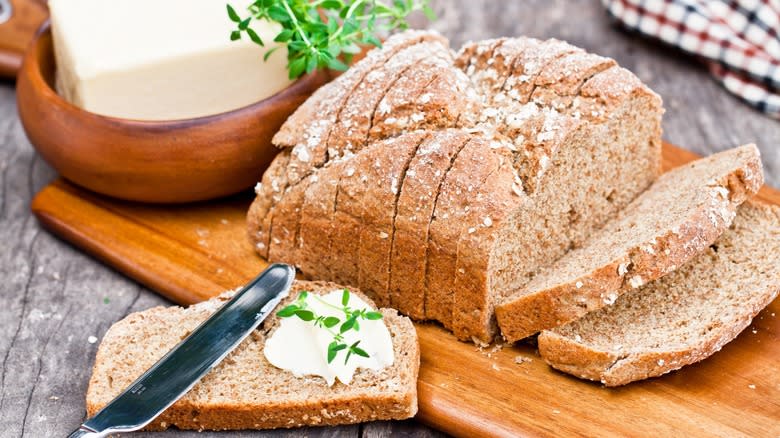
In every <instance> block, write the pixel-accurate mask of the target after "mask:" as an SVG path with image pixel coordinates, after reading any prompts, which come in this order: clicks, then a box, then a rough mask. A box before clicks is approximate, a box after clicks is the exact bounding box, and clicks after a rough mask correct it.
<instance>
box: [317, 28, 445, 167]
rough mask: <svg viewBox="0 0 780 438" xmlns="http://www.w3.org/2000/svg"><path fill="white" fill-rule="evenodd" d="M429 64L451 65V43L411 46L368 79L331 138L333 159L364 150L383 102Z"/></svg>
mask: <svg viewBox="0 0 780 438" xmlns="http://www.w3.org/2000/svg"><path fill="white" fill-rule="evenodd" d="M426 60H427V61H428V62H432V61H434V60H437V61H438V62H441V63H445V64H446V63H451V62H452V55H451V54H450V51H449V48H448V46H447V41H446V40H443V39H441V40H431V41H423V42H420V43H418V44H414V45H411V46H409V47H407V48H405V49H403V50H401V51H399V52H398V53H396V54H394V55H393V56H392V57H391V58H390V59H388V61H387V62H386V63H385V64H384V65H382V66H381V67H380V68H377V69H375V70H373V71H371V72H370V73H369V74H367V75H366V77H365V78H364V79H363V81H362V82H361V83H360V85H359V86H358V87H357V88H356V89H355V91H354V92H353V93H352V95H351V96H350V97H349V99H347V101H346V103H345V104H344V108H343V109H342V110H341V113H340V114H339V120H338V122H337V123H336V124H335V126H334V127H333V129H332V131H331V133H330V136H329V137H328V154H329V155H328V158H329V159H333V158H337V157H340V156H342V155H343V154H344V153H345V151H349V152H352V153H355V152H357V151H359V150H360V149H362V147H363V145H365V144H366V143H367V142H368V134H369V132H370V131H371V127H372V126H373V123H374V118H375V114H376V113H377V109H378V107H379V104H380V102H381V101H382V99H383V98H384V97H385V95H386V94H387V93H389V91H390V90H391V89H392V88H397V85H398V84H397V83H398V81H399V80H400V79H401V78H403V77H404V74H405V73H406V72H407V71H408V70H410V69H412V68H413V66H415V65H418V64H420V63H422V62H423V61H426ZM401 85H403V84H401ZM407 99H408V98H407Z"/></svg>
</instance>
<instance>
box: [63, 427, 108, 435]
mask: <svg viewBox="0 0 780 438" xmlns="http://www.w3.org/2000/svg"><path fill="white" fill-rule="evenodd" d="M104 436H106V434H105V433H101V432H95V431H93V430H91V429H89V428H87V427H86V426H84V425H83V424H82V425H81V427H79V428H78V429H76V430H74V431H73V432H71V434H70V435H68V438H101V437H104Z"/></svg>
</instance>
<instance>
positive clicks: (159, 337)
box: [87, 281, 420, 430]
mask: <svg viewBox="0 0 780 438" xmlns="http://www.w3.org/2000/svg"><path fill="white" fill-rule="evenodd" d="M341 289H342V287H341V286H339V285H336V284H334V283H327V282H307V281H296V282H295V283H294V285H293V288H292V290H291V291H290V296H289V297H288V298H287V299H286V300H285V301H284V302H282V304H280V306H279V307H278V309H282V308H284V306H286V305H287V304H289V303H291V302H292V301H293V300H294V299H295V298H296V297H297V296H298V294H299V293H300V292H301V291H304V290H305V291H309V293H314V294H318V295H324V294H327V293H328V292H331V291H333V290H341ZM352 293H353V294H355V295H356V296H357V297H359V298H360V299H362V300H363V301H365V302H366V303H368V304H369V305H370V306H373V302H371V301H370V300H369V299H368V298H366V297H365V296H364V295H362V294H361V293H359V292H357V291H353V292H352ZM231 295H232V294H231V292H226V293H223V294H222V295H220V296H218V297H216V298H213V299H211V300H208V301H205V302H203V303H199V304H196V305H193V306H190V307H188V308H182V307H155V308H152V309H149V310H145V311H143V312H137V313H133V314H131V315H129V316H127V317H126V318H125V319H123V320H121V321H119V322H117V323H116V324H114V325H113V326H112V327H111V328H110V329H109V330H108V332H107V333H106V335H105V337H104V338H103V340H102V341H101V343H100V347H99V348H98V352H97V358H96V359H95V366H94V369H93V373H92V378H91V379H90V382H89V388H88V389H87V414H88V415H89V416H91V415H93V414H95V413H96V412H97V411H98V410H100V409H101V408H102V407H103V406H105V405H106V404H107V403H108V402H110V401H111V400H112V399H113V398H114V397H115V396H117V395H118V394H119V393H120V392H121V391H122V390H124V389H125V387H127V386H128V385H129V384H130V383H132V382H133V381H134V380H135V379H136V378H137V377H138V376H140V375H141V374H142V373H143V372H144V371H145V370H146V369H147V368H149V367H150V366H152V365H153V364H154V363H155V362H156V361H157V360H158V359H159V358H161V357H162V356H163V355H164V354H165V353H166V352H167V351H168V350H170V349H171V348H172V347H174V346H175V345H176V344H177V343H178V342H179V341H181V339H183V338H184V337H185V336H186V335H187V334H188V333H190V332H191V331H192V330H193V329H195V328H196V327H197V326H198V325H199V324H200V323H201V322H203V321H204V320H205V319H206V318H208V317H209V316H210V315H211V314H212V313H213V312H215V311H216V310H217V309H218V308H219V307H220V306H221V305H222V304H223V303H224V302H225V301H226V300H228V299H229V298H230V297H231ZM381 313H382V316H383V318H382V320H383V321H384V323H385V324H386V326H387V328H388V330H389V332H390V336H391V339H392V343H393V354H394V361H393V364H392V365H390V366H388V367H386V368H383V369H381V370H378V371H373V370H367V369H358V370H357V372H356V373H355V375H354V376H353V379H352V381H351V383H350V384H349V385H345V384H343V383H341V382H338V381H337V382H336V383H335V384H333V385H332V386H328V385H327V383H326V382H325V380H324V379H322V378H320V377H314V376H307V377H295V376H294V375H293V374H292V373H290V372H289V371H286V370H282V369H279V368H276V367H275V366H273V365H271V364H270V363H269V362H268V360H267V359H266V357H265V355H264V353H263V349H264V345H265V341H266V339H268V338H269V337H270V336H271V335H272V333H273V331H274V330H275V329H276V328H277V326H278V325H279V322H280V318H279V317H278V316H276V315H272V316H270V317H269V318H268V319H267V320H266V321H265V322H264V323H263V325H262V326H261V327H260V328H259V329H258V330H256V331H255V332H253V333H252V334H251V335H250V337H248V338H247V339H246V340H245V341H244V342H242V343H241V344H240V345H239V346H238V347H237V348H236V349H235V350H234V351H233V352H232V353H230V355H228V356H227V358H225V360H223V361H222V362H221V363H220V364H219V365H218V366H216V367H215V368H214V369H213V370H212V371H211V372H210V373H209V374H207V375H206V376H205V377H204V378H203V379H202V380H201V381H200V382H199V383H198V384H196V385H195V386H194V387H193V388H192V389H191V390H190V391H189V392H188V393H187V394H186V395H184V396H183V397H182V398H181V399H179V400H178V401H177V402H176V403H174V404H173V405H172V406H171V407H170V408H168V409H167V410H166V411H165V412H163V413H162V414H161V415H160V416H159V417H157V418H156V419H155V420H154V421H153V422H152V423H151V424H150V425H149V426H147V427H146V429H147V430H164V429H167V428H168V427H171V426H174V427H177V428H179V429H194V430H206V429H208V430H227V429H273V428H290V427H299V426H325V425H331V426H332V425H340V424H353V423H360V422H365V421H373V420H390V419H393V420H398V419H405V418H410V417H412V416H414V415H415V413H416V412H417V374H418V370H419V366H420V349H419V344H418V340H417V333H416V331H415V329H414V326H413V325H412V323H411V321H410V320H409V319H407V318H405V317H403V316H400V315H398V313H397V312H396V311H395V310H392V309H382V310H381Z"/></svg>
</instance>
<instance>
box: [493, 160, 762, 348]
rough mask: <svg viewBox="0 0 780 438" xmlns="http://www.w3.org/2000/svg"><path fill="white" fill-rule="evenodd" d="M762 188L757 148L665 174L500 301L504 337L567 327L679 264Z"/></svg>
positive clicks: (712, 237)
mask: <svg viewBox="0 0 780 438" xmlns="http://www.w3.org/2000/svg"><path fill="white" fill-rule="evenodd" d="M763 183H764V178H763V172H762V169H761V158H760V156H759V152H758V149H757V148H756V147H755V145H747V146H742V147H739V148H735V149H731V150H728V151H725V152H721V153H718V154H715V155H712V156H709V157H706V158H702V159H699V160H696V161H693V162H691V163H688V164H686V165H684V166H681V167H678V168H677V169H674V170H672V171H670V172H667V173H666V174H664V175H662V176H661V177H660V178H659V179H658V181H656V182H655V183H654V184H653V185H652V186H651V187H650V188H649V189H648V190H647V191H645V192H644V193H642V194H641V195H640V196H639V197H637V199H635V200H634V201H633V202H632V203H630V204H629V205H628V207H626V208H625V210H623V211H621V212H620V214H619V216H618V217H617V218H616V219H615V220H613V221H610V222H609V223H607V225H605V226H604V227H603V228H601V229H600V230H598V231H597V232H596V233H595V234H594V235H593V236H592V237H591V238H590V239H588V241H587V242H586V243H585V244H584V245H583V246H582V247H581V248H578V249H574V250H572V251H570V252H568V253H567V254H566V255H565V256H564V257H562V258H561V259H559V260H558V261H557V262H556V263H554V264H552V265H551V266H549V267H547V268H545V269H544V270H543V272H542V273H540V274H539V275H537V276H536V277H534V279H533V280H531V282H529V283H528V284H527V285H526V286H525V287H524V288H522V289H521V290H520V291H518V292H517V293H515V294H514V295H512V296H510V297H508V298H507V299H506V300H504V302H503V303H501V304H500V305H499V306H498V307H497V309H496V314H497V316H498V324H499V326H500V328H501V333H502V335H503V336H504V338H505V339H506V340H508V341H511V342H514V341H517V340H519V339H522V338H525V337H527V336H530V335H532V334H534V333H537V332H539V331H540V330H544V329H550V328H554V327H557V326H559V325H562V324H565V323H568V322H571V321H573V320H575V319H577V318H580V317H581V316H583V315H585V314H586V313H588V312H592V311H594V310H596V309H599V308H601V307H604V306H606V305H609V304H612V303H614V302H615V300H616V299H617V298H618V297H619V296H620V295H621V294H623V293H625V292H628V291H630V290H632V289H634V288H637V287H639V286H642V285H643V284H645V283H648V282H650V281H652V280H655V279H657V278H659V277H661V276H663V275H665V274H667V273H669V272H671V271H673V270H675V269H676V268H677V267H679V266H682V265H683V264H684V263H685V262H687V261H688V260H690V259H692V258H693V257H695V256H697V255H698V254H699V253H700V252H702V251H703V250H704V249H705V248H707V247H708V246H709V245H710V244H711V243H712V242H713V241H715V239H717V238H718V236H720V234H721V233H723V231H725V230H726V228H728V226H729V225H731V221H732V220H733V219H734V215H735V214H736V210H737V207H738V206H739V205H740V204H742V203H743V202H744V201H745V200H747V199H749V198H751V197H753V195H755V194H756V192H758V189H759V188H761V185H762V184H763Z"/></svg>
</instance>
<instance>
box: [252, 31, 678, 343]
mask: <svg viewBox="0 0 780 438" xmlns="http://www.w3.org/2000/svg"><path fill="white" fill-rule="evenodd" d="M420 38H421V39H419V40H417V43H415V44H418V43H419V41H423V40H424V41H427V43H425V44H428V46H430V47H437V46H438V45H439V43H438V42H432V41H433V40H434V39H435V38H440V37H435V38H434V37H431V38H430V39H424V38H422V37H420ZM418 45H422V44H418ZM409 47H414V45H407V46H406V48H404V49H400V50H399V51H398V52H396V53H400V51H401V50H407V52H406V53H408V50H409V49H408V48H409ZM382 50H388V48H387V47H385V49H382ZM437 50H438V48H437ZM372 56H373V58H374V59H383V60H384V61H383V63H382V64H381V66H389V65H390V64H391V63H393V61H392V58H393V57H392V56H384V55H383V56H379V55H372ZM434 58H436V60H435V61H433V60H430V59H428V60H421V61H420V62H419V64H420V65H425V66H428V65H430V67H432V68H433V70H432V71H430V72H426V71H424V70H425V69H422V68H418V66H408V67H407V68H406V69H405V70H404V69H403V68H399V69H395V70H394V71H399V70H400V71H402V73H400V76H399V77H396V78H387V82H386V83H377V84H375V86H374V87H373V88H371V89H380V88H381V92H382V93H383V96H384V97H381V99H380V100H376V96H373V95H372V96H360V92H359V91H358V89H359V88H360V85H359V84H358V85H355V87H353V88H354V90H355V92H356V93H357V94H356V95H350V97H348V99H349V100H350V101H354V102H358V101H360V100H361V99H363V98H365V99H368V100H366V102H369V103H371V104H373V103H374V102H377V103H376V105H375V107H374V108H373V109H372V108H371V107H372V105H364V106H360V108H366V109H367V110H366V112H365V113H366V114H368V112H370V111H372V110H373V115H372V116H371V120H370V122H366V120H368V117H367V116H365V115H361V116H360V118H359V119H360V120H362V122H361V123H359V125H360V126H351V127H348V126H346V125H344V123H343V122H347V125H349V120H352V118H351V117H350V116H348V115H347V113H345V114H344V116H345V117H343V118H340V117H337V119H336V120H335V121H333V122H332V123H333V124H340V125H339V126H341V127H340V128H339V130H340V132H343V133H344V136H343V138H352V137H350V135H351V134H350V132H352V133H353V134H354V133H358V132H359V133H361V135H364V136H366V135H367V142H366V144H363V145H357V146H356V145H352V146H351V147H352V149H338V148H341V147H342V146H343V145H342V146H337V147H336V149H334V153H333V154H332V157H330V155H328V154H326V160H327V159H329V161H326V163H324V164H322V165H321V166H320V167H316V166H315V167H312V170H311V172H312V173H314V174H316V173H318V172H325V173H323V175H322V176H323V177H324V176H325V174H326V173H328V172H329V171H328V170H327V168H328V167H329V166H332V165H336V164H335V163H334V164H331V163H333V159H334V158H335V157H338V158H337V159H338V160H343V161H344V162H345V163H348V164H345V168H344V170H345V172H344V173H343V174H342V175H341V176H340V177H339V183H338V188H337V190H336V197H335V201H334V213H333V216H332V217H333V219H332V222H333V225H332V226H331V227H330V228H329V230H330V229H332V234H331V237H330V244H329V246H330V248H331V250H330V254H329V255H328V256H325V257H321V259H322V260H328V259H331V257H332V260H333V264H332V268H330V273H328V271H327V270H319V269H315V268H307V269H305V270H304V272H303V274H304V275H305V276H309V277H312V278H323V279H336V280H339V281H340V282H343V283H346V284H353V285H354V284H357V285H359V286H361V288H362V289H364V290H365V291H366V293H369V294H370V295H372V296H374V297H377V299H378V300H379V302H380V303H382V304H385V303H386V302H385V301H383V299H384V298H382V297H392V299H393V301H392V303H393V304H394V305H397V306H399V307H404V311H406V312H408V313H409V314H412V315H413V316H414V317H415V318H418V317H419V315H420V313H421V312H420V310H421V309H420V303H421V302H422V304H423V306H422V307H423V309H424V312H422V313H423V314H424V315H425V318H427V319H434V320H438V321H440V322H442V323H443V324H444V326H445V327H447V328H449V329H454V330H455V332H456V334H457V336H458V337H459V338H461V339H474V340H477V341H478V342H489V341H491V340H492V338H493V336H494V335H495V333H496V330H495V328H496V324H495V314H494V306H495V304H496V303H498V302H500V301H501V300H502V299H504V297H505V296H506V295H507V294H508V293H511V292H514V291H516V290H518V289H519V288H521V287H523V286H524V285H525V284H526V283H527V282H528V281H529V280H530V279H531V278H532V277H533V276H534V275H535V274H536V273H537V272H538V271H539V270H540V269H541V268H542V267H543V266H545V265H547V264H549V263H550V262H551V261H554V260H556V259H558V258H560V257H561V256H562V255H563V254H565V253H566V252H567V251H569V250H570V249H571V248H576V247H578V246H581V245H582V244H584V242H585V241H586V239H587V237H588V236H589V235H590V234H591V233H592V232H593V231H594V230H596V229H598V228H600V227H601V226H603V225H604V224H605V223H606V222H607V221H608V220H610V219H613V218H614V217H615V215H616V214H617V212H618V211H620V210H621V209H622V208H623V207H625V206H626V205H627V204H628V203H629V202H630V201H631V200H632V199H633V198H634V197H636V196H637V195H638V194H639V193H641V192H642V191H644V190H645V189H646V188H647V187H648V186H649V185H650V184H651V183H652V182H653V181H654V180H655V178H656V177H657V175H658V173H659V170H660V150H661V140H660V117H661V114H662V112H663V110H662V108H661V101H660V98H659V97H658V96H657V95H655V94H654V93H653V92H652V91H650V90H649V89H648V88H647V87H645V86H644V85H643V84H642V83H641V82H640V81H639V80H638V79H637V78H636V77H635V76H634V75H632V74H631V73H630V72H628V71H626V70H624V69H621V68H619V67H617V66H615V65H614V62H613V61H611V60H608V59H605V58H601V57H598V56H595V55H588V54H586V53H585V52H584V51H582V50H581V49H578V48H575V47H573V46H570V45H568V44H566V43H564V42H561V41H557V40H549V41H539V40H535V39H532V38H510V39H498V40H491V41H486V42H479V43H474V44H471V45H468V46H466V47H465V48H464V49H463V50H462V51H461V52H460V53H459V54H458V55H457V56H455V58H454V59H448V58H447V56H444V55H442V56H438V55H437V56H435V57H434ZM399 59H400V58H399ZM564 59H568V61H567V62H564V61H563V60H564ZM442 62H444V63H445V64H446V63H450V64H449V67H448V66H447V65H443V64H442ZM381 66H379V65H378V66H376V67H375V68H377V69H378V68H380V67H381ZM567 66H568V67H567ZM415 78H419V79H420V81H425V83H427V84H428V86H427V87H426V86H425V85H420V84H414V82H415V81H414V79H415ZM340 80H341V78H339V79H336V82H338V81H340ZM450 84H452V85H450ZM448 87H449V88H450V89H449V90H448V89H447V88H448ZM428 94H430V97H428V96H427V95H428ZM424 96H425V98H423V97H424ZM534 96H536V97H534ZM428 99H430V101H429V100H428ZM384 104H386V105H384ZM385 106H387V108H385ZM355 108H357V107H355ZM386 109H387V111H388V113H387V114H385V110H386ZM396 109H397V111H398V115H399V117H398V118H395V117H394V115H395V114H393V113H392V111H394V110H396ZM361 111H362V110H361ZM348 113H350V114H351V113H352V111H349V112H348ZM302 114H303V113H302ZM377 115H380V116H379V117H377ZM456 115H457V116H456ZM393 119H395V120H393ZM295 120H296V122H295V123H297V124H298V125H299V126H298V127H299V128H301V129H302V126H303V125H302V124H303V123H304V121H303V119H300V118H296V119H295ZM354 120H358V119H354ZM316 122H317V120H311V123H313V124H316ZM391 122H392V123H391ZM288 123H290V122H288ZM375 128H376V129H375ZM417 128H424V129H422V131H424V132H428V133H432V132H436V131H445V130H446V129H449V128H460V129H463V130H464V132H466V133H468V135H469V136H471V138H472V140H471V141H469V142H468V143H467V144H466V146H464V147H463V148H462V150H461V151H460V153H458V155H457V156H456V159H455V160H454V161H453V164H452V167H451V168H450V170H449V171H448V172H446V174H445V175H443V176H442V177H443V179H442V180H441V181H442V183H441V184H440V185H439V186H437V187H435V188H434V187H430V190H429V191H430V193H431V197H432V198H434V199H435V201H431V200H430V199H426V200H425V204H424V205H420V207H426V206H431V205H432V207H433V215H432V216H431V219H430V220H429V221H428V222H426V221H425V220H420V221H418V220H417V219H418V218H415V221H407V216H403V217H402V220H401V221H398V227H397V226H395V223H396V220H397V213H398V211H399V209H400V211H405V212H408V211H410V210H404V208H406V207H405V206H406V205H411V204H408V203H407V200H403V201H399V199H401V198H400V197H396V196H389V195H388V194H387V193H382V192H376V191H375V190H376V188H375V187H376V184H379V183H387V181H390V182H392V179H393V177H394V176H401V174H398V169H403V166H402V167H400V168H395V167H393V166H388V165H386V164H383V163H391V162H394V160H399V159H400V160H401V161H404V160H406V159H408V158H411V157H410V156H407V155H406V151H407V149H405V148H402V149H403V153H399V152H400V151H399V150H397V149H396V147H397V146H399V145H400V144H401V143H402V142H403V141H402V139H403V138H405V137H406V136H408V135H412V134H413V133H414V132H415V131H412V130H414V129H417ZM328 129H329V130H330V129H335V128H334V127H329V128H328ZM329 132H330V131H329ZM334 132H335V131H334ZM382 136H390V139H388V138H384V140H380V139H381V138H383V137H382ZM337 138H341V137H340V136H336V137H334V139H337ZM355 138H358V137H355ZM339 141H340V140H339ZM339 141H336V143H339ZM356 141H357V140H356ZM472 143H473V144H472ZM470 144H472V145H471V146H469V145H470ZM330 146H333V145H330ZM450 146H452V145H450ZM344 151H347V152H350V151H351V152H352V153H347V154H342V152H344ZM399 157H401V158H399ZM459 161H462V162H463V163H466V162H469V161H470V162H471V163H470V164H469V165H466V164H458V162H459ZM377 162H378V163H380V166H379V167H378V168H374V167H372V166H374V164H375V163H377ZM408 164H409V165H411V162H409V163H408ZM350 169H351V176H348V175H347V174H349V173H350V172H348V171H349V170H350ZM413 173H415V172H413ZM293 180H294V179H293ZM291 181H292V180H291ZM448 181H449V182H448ZM398 183H399V190H400V194H399V195H402V194H403V192H404V190H403V183H404V180H403V178H401V179H400V180H399V181H398ZM483 183H484V184H486V186H485V187H491V190H495V191H497V193H501V195H500V196H497V197H496V199H491V196H490V193H489V192H488V191H482V192H480V187H481V186H482V184H483ZM292 184H293V185H294V184H295V183H292ZM311 184H312V185H314V184H321V183H320V182H317V181H314V182H311ZM432 184H433V183H432ZM386 185H388V186H391V185H392V184H389V183H387V184H386ZM323 190H324V189H323ZM434 190H435V191H434ZM288 191H289V192H290V193H291V195H289V196H290V197H291V198H294V195H295V193H296V192H294V191H293V190H292V189H288V190H287V191H284V192H282V198H283V199H282V201H274V200H272V201H271V202H270V204H283V203H284V202H286V201H285V200H284V197H285V194H286V193H287V192H288ZM317 192H319V190H317ZM324 192H327V193H328V197H329V196H330V193H331V191H330V190H324ZM369 192H370V193H369ZM304 193H306V191H304ZM479 193H482V195H481V196H476V195H478V194H479ZM510 195H511V196H510ZM258 196H259V197H261V196H263V195H258ZM304 198H305V197H304ZM263 202H266V201H263ZM328 202H330V201H328ZM431 202H435V204H431ZM414 207H417V206H416V205H415V206H414ZM285 208H287V207H285ZM272 210H273V209H271V210H270V213H269V214H273V211H272ZM293 210H294V209H293ZM263 211H264V210H262V209H253V210H252V211H251V212H250V214H253V215H256V214H259V213H262V212H263ZM486 217H488V218H490V222H492V225H491V226H489V227H485V226H484V225H483V226H479V224H484V222H485V218H486ZM324 218H325V220H327V218H328V216H327V215H325V216H324ZM408 218H411V216H408ZM368 221H371V222H372V225H371V226H369V225H368ZM249 222H250V224H258V223H264V221H263V220H262V219H258V218H253V219H252V220H250V221H249ZM376 224H379V225H380V227H377V226H375V225H376ZM388 224H389V225H390V226H391V227H392V228H387V225H388ZM399 227H401V229H402V230H404V231H403V232H401V233H400V234H399V236H412V235H413V236H420V237H424V236H426V235H427V240H426V241H425V243H422V242H421V245H420V248H417V251H416V252H415V254H420V253H421V251H422V250H423V249H424V251H425V254H426V256H425V258H426V260H425V261H424V262H425V274H424V287H423V290H414V288H415V287H417V286H414V285H415V284H419V277H418V276H415V275H410V276H407V275H406V273H407V272H409V271H408V270H403V268H401V269H402V270H401V272H400V273H398V274H397V275H396V274H395V273H394V269H395V268H394V267H395V266H404V260H407V259H408V254H406V253H405V250H403V249H401V250H398V251H393V242H394V239H395V237H394V236H395V233H396V231H397V229H398V228H399ZM410 227H418V228H417V229H415V230H411V229H410ZM374 228H376V229H374ZM380 228H381V230H380ZM472 228H475V230H476V231H475V232H473V233H469V230H470V229H472ZM381 232H384V234H387V235H388V236H389V238H390V241H389V245H390V246H389V247H387V245H388V242H384V241H381V240H380V239H381V236H383V235H384V234H380V233H381ZM316 233H320V232H319V231H316ZM328 233H330V231H327V230H326V231H325V232H324V233H323V234H322V235H325V236H327V235H328ZM299 236H300V231H299ZM404 238H405V237H401V239H402V240H403V239H404ZM299 240H301V241H303V243H302V244H303V245H304V246H305V245H306V243H305V241H306V240H307V239H299ZM299 243H300V242H299ZM403 245H405V246H408V245H407V244H406V243H404V244H403ZM327 246H328V245H324V246H322V248H324V247H327ZM307 251H310V249H307V248H304V247H302V248H300V249H297V250H296V252H295V258H296V259H302V258H304V257H306V258H307V260H314V259H317V254H306V255H304V253H306V252H307ZM396 257H398V258H399V260H395V258H396ZM288 261H291V262H293V263H295V262H296V261H297V260H288ZM421 265H422V263H416V264H414V266H417V267H418V268H419V266H421ZM388 267H389V271H388ZM461 270H462V272H461ZM320 272H324V273H323V274H320ZM374 273H375V274H374ZM374 275H375V277H372V276H374ZM393 278H397V279H400V278H409V279H410V280H412V281H409V282H406V281H400V280H399V281H394V280H393ZM366 279H368V280H369V281H368V282H367V281H364V280H366ZM373 279H375V280H377V281H373ZM396 298H398V299H397V300H396ZM396 301H397V304H396ZM407 305H408V306H409V307H408V308H407V307H406V306H407ZM456 321H457V322H456Z"/></svg>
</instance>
